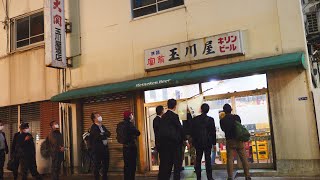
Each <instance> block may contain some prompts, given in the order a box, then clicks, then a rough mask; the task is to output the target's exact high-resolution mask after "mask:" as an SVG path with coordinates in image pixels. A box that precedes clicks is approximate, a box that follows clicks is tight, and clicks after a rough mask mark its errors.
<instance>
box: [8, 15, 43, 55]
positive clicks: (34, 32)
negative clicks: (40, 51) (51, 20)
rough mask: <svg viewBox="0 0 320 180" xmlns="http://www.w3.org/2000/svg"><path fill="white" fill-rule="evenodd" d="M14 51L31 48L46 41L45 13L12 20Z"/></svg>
mask: <svg viewBox="0 0 320 180" xmlns="http://www.w3.org/2000/svg"><path fill="white" fill-rule="evenodd" d="M12 22H13V24H12V27H11V30H12V31H11V35H12V37H11V39H12V44H11V46H12V49H13V50H15V49H18V48H21V47H25V46H29V45H31V44H35V43H39V42H42V41H44V19H43V12H38V13H35V14H32V15H30V16H26V17H22V18H15V19H13V20H12Z"/></svg>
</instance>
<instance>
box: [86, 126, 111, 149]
mask: <svg viewBox="0 0 320 180" xmlns="http://www.w3.org/2000/svg"><path fill="white" fill-rule="evenodd" d="M101 127H102V129H103V130H104V133H101V131H100V128H99V126H98V125H96V124H92V126H91V129H90V143H91V148H92V150H93V151H96V152H99V151H104V150H105V148H106V146H105V145H104V144H103V140H107V139H108V137H110V136H111V133H110V131H108V130H107V128H106V127H105V126H104V125H102V126H101Z"/></svg>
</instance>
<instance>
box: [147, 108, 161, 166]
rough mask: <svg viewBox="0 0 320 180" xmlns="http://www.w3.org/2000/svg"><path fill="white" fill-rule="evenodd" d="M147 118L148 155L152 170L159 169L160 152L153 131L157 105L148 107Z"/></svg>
mask: <svg viewBox="0 0 320 180" xmlns="http://www.w3.org/2000/svg"><path fill="white" fill-rule="evenodd" d="M146 117H147V118H146V120H147V123H146V125H147V129H148V154H149V155H148V157H149V162H150V170H152V171H155V170H159V154H158V151H157V149H156V148H155V136H154V131H153V119H154V118H155V117H156V106H154V107H146Z"/></svg>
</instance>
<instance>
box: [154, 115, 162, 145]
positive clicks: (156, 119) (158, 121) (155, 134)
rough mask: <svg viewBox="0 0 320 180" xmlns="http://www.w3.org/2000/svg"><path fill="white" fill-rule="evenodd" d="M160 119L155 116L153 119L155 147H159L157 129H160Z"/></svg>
mask: <svg viewBox="0 0 320 180" xmlns="http://www.w3.org/2000/svg"><path fill="white" fill-rule="evenodd" d="M160 122H161V117H159V116H156V117H155V118H154V119H153V132H154V137H155V141H156V147H158V146H159V128H160Z"/></svg>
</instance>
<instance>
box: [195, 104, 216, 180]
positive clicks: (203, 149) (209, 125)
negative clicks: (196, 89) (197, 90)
mask: <svg viewBox="0 0 320 180" xmlns="http://www.w3.org/2000/svg"><path fill="white" fill-rule="evenodd" d="M209 109H210V108H209V105H208V104H206V103H204V104H202V105H201V115H199V116H197V117H195V118H194V119H193V120H192V131H191V136H192V142H193V145H194V147H195V149H196V163H195V171H196V174H197V180H201V159H202V155H203V153H204V154H205V161H206V172H207V179H208V180H213V178H212V166H211V149H212V146H214V145H216V127H215V123H214V119H213V118H212V117H209V116H207V113H208V112H209Z"/></svg>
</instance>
